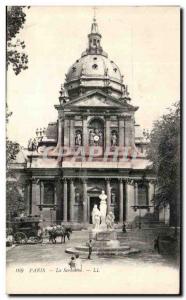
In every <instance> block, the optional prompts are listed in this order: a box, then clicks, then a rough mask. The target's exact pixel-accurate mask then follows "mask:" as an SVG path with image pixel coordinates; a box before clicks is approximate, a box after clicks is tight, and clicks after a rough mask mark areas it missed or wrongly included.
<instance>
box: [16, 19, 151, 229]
mask: <svg viewBox="0 0 186 300" xmlns="http://www.w3.org/2000/svg"><path fill="white" fill-rule="evenodd" d="M101 38H102V36H101V34H100V33H99V31H98V25H97V22H96V19H95V18H94V20H93V23H92V26H91V32H90V34H89V35H88V48H87V49H86V50H85V51H84V52H83V53H82V55H81V57H80V58H79V59H77V60H76V62H75V63H74V64H73V65H72V66H71V67H70V69H69V70H68V73H67V74H66V80H65V83H64V86H62V87H61V90H60V96H59V104H57V105H55V109H56V110H57V112H58V119H57V122H56V123H49V125H48V127H47V129H46V130H37V132H36V138H35V139H34V140H30V141H29V145H28V150H27V151H25V154H24V155H25V159H23V160H22V162H18V163H17V165H16V164H14V168H17V170H19V173H20V174H21V176H22V178H24V182H25V202H26V214H32V215H41V217H42V219H43V220H44V222H46V223H47V224H49V223H53V222H54V223H61V222H63V223H67V222H69V223H71V224H83V226H85V227H86V226H88V224H90V223H91V222H92V220H91V211H92V208H93V206H94V204H98V205H99V195H100V193H101V191H102V190H104V191H105V193H106V194H107V207H108V211H113V213H114V215H115V222H116V223H118V225H120V224H123V222H126V223H132V222H134V221H135V219H136V217H138V216H139V215H140V216H142V217H143V216H145V215H146V214H149V213H151V214H153V211H154V204H153V197H154V193H155V176H154V174H153V172H152V170H151V167H150V165H151V164H150V162H149V161H148V160H147V158H146V152H145V151H146V145H147V143H148V140H147V139H146V138H145V137H144V136H143V135H139V134H138V129H139V126H138V125H136V124H135V112H136V111H137V110H138V107H136V106H133V105H132V100H131V98H130V96H129V92H128V88H127V85H126V84H125V82H124V78H123V76H122V74H121V72H120V70H119V67H118V66H117V65H116V64H115V63H114V62H113V61H112V60H110V59H109V58H108V55H107V53H106V52H105V51H104V50H103V48H102V46H101Z"/></svg>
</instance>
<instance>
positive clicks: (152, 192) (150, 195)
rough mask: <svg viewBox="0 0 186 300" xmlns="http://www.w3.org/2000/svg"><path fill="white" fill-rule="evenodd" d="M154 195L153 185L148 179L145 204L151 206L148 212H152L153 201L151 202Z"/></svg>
mask: <svg viewBox="0 0 186 300" xmlns="http://www.w3.org/2000/svg"><path fill="white" fill-rule="evenodd" d="M154 195H155V185H154V183H153V182H152V181H149V184H148V203H147V205H150V206H153V207H150V212H151V213H153V212H154V203H153V202H152V200H153V198H154Z"/></svg>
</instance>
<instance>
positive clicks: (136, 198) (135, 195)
mask: <svg viewBox="0 0 186 300" xmlns="http://www.w3.org/2000/svg"><path fill="white" fill-rule="evenodd" d="M134 205H138V183H137V182H135V184H134Z"/></svg>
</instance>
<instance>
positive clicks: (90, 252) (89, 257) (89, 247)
mask: <svg viewBox="0 0 186 300" xmlns="http://www.w3.org/2000/svg"><path fill="white" fill-rule="evenodd" d="M92 247H93V244H92V240H89V242H88V259H91V254H92Z"/></svg>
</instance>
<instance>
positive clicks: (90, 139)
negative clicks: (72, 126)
mask: <svg viewBox="0 0 186 300" xmlns="http://www.w3.org/2000/svg"><path fill="white" fill-rule="evenodd" d="M89 144H90V146H93V145H94V132H93V131H92V130H90V132H89Z"/></svg>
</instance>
